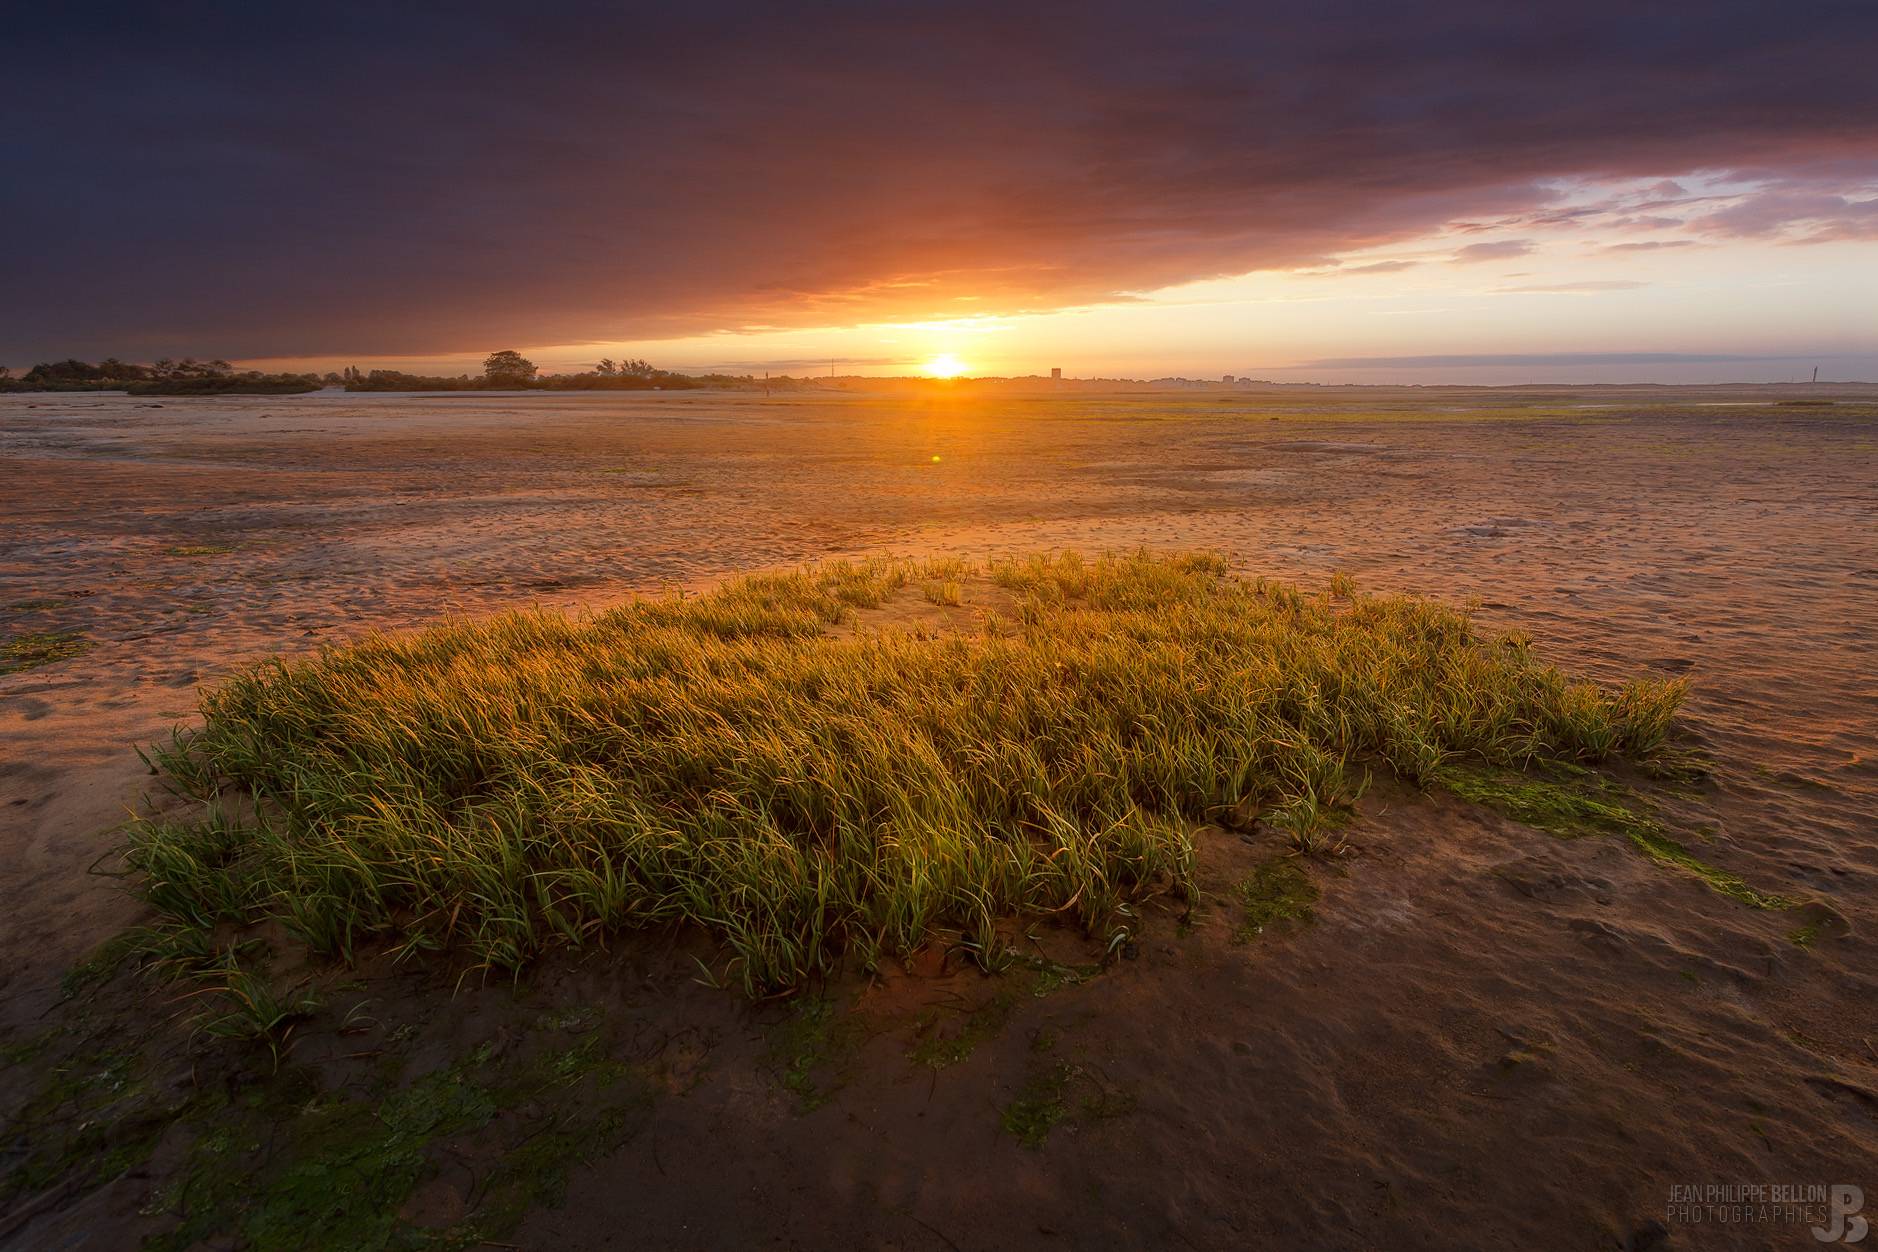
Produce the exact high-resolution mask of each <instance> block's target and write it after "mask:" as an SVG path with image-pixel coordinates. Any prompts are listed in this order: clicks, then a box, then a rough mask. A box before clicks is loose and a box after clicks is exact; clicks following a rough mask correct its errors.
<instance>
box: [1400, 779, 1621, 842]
mask: <svg viewBox="0 0 1878 1252" xmlns="http://www.w3.org/2000/svg"><path fill="white" fill-rule="evenodd" d="M1558 769H1559V771H1560V772H1559V773H1558V774H1557V776H1555V777H1537V776H1534V775H1530V774H1521V773H1517V772H1515V771H1513V770H1504V769H1494V768H1491V767H1489V766H1473V765H1446V766H1443V767H1442V768H1441V770H1440V771H1439V772H1437V774H1436V775H1435V781H1436V782H1438V783H1440V784H1441V785H1442V786H1444V787H1446V788H1447V789H1448V790H1449V791H1452V792H1453V793H1454V794H1455V795H1457V796H1459V797H1461V799H1463V800H1468V801H1471V802H1473V803H1474V804H1478V805H1480V806H1481V807H1482V808H1486V809H1492V810H1493V811H1494V812H1495V813H1498V814H1500V815H1501V816H1502V817H1510V818H1512V819H1513V820H1514V821H1516V822H1522V823H1524V824H1525V825H1527V826H1532V827H1536V828H1537V829H1539V830H1543V831H1546V832H1547V833H1549V834H1554V835H1559V836H1561V837H1563V838H1567V839H1580V838H1584V837H1586V836H1590V835H1628V834H1630V833H1631V832H1632V831H1634V830H1638V829H1642V828H1645V827H1649V828H1654V826H1655V823H1654V822H1653V821H1651V819H1649V818H1647V817H1645V816H1644V815H1643V814H1641V813H1639V812H1637V811H1636V810H1635V809H1634V808H1632V807H1631V805H1630V804H1628V803H1626V802H1625V799H1626V798H1625V796H1624V794H1623V792H1622V791H1621V789H1619V788H1618V787H1617V786H1616V784H1614V783H1611V782H1609V781H1608V780H1606V779H1604V778H1603V777H1601V776H1600V775H1597V774H1594V773H1592V772H1590V771H1588V770H1579V769H1575V768H1571V767H1558Z"/></svg>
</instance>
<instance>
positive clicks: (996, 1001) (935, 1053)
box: [907, 989, 1017, 1069]
mask: <svg viewBox="0 0 1878 1252" xmlns="http://www.w3.org/2000/svg"><path fill="white" fill-rule="evenodd" d="M1016 1008H1017V995H1016V993H1015V992H1013V991H1011V990H1009V989H1006V990H1003V991H1000V992H998V994H997V995H995V996H993V997H992V998H991V999H990V1000H989V1001H987V1002H986V1003H984V1004H981V1005H979V1006H978V1007H977V1008H975V1009H972V1010H971V1011H970V1012H968V1013H966V1014H964V1016H963V1017H961V1018H960V1019H959V1021H958V1024H957V1025H956V1026H955V1027H954V1028H953V1029H951V1030H942V1029H940V1025H939V1023H940V1018H939V1015H938V1014H937V1013H929V1014H927V1015H926V1016H925V1017H924V1018H922V1019H921V1021H920V1025H919V1027H918V1028H917V1032H916V1033H917V1034H918V1041H917V1042H916V1043H914V1045H913V1047H912V1050H911V1051H909V1052H908V1053H907V1059H908V1060H911V1061H912V1062H913V1063H914V1064H916V1065H924V1066H927V1067H928V1068H930V1069H947V1068H949V1067H951V1066H953V1065H957V1064H958V1063H959V1062H961V1061H963V1060H965V1059H966V1058H968V1057H970V1056H971V1054H972V1053H973V1052H974V1051H975V1050H976V1049H977V1047H978V1045H979V1044H981V1043H983V1042H985V1041H986V1040H987V1039H992V1038H995V1037H997V1035H998V1034H999V1033H1001V1032H1002V1031H1003V1030H1004V1027H1005V1025H1006V1024H1007V1023H1009V1021H1010V1020H1011V1014H1012V1013H1013V1012H1014V1011H1016Z"/></svg>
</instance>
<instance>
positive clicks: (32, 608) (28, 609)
mask: <svg viewBox="0 0 1878 1252" xmlns="http://www.w3.org/2000/svg"><path fill="white" fill-rule="evenodd" d="M63 603H64V601H62V600H15V601H14V602H13V603H12V604H9V605H7V606H6V610H5V611H6V612H8V613H46V612H50V611H51V610H53V609H56V608H58V607H59V606H60V605H61V604H63Z"/></svg>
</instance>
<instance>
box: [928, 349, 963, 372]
mask: <svg viewBox="0 0 1878 1252" xmlns="http://www.w3.org/2000/svg"><path fill="white" fill-rule="evenodd" d="M920 369H922V370H924V371H925V372H926V373H927V374H928V375H929V376H931V377H933V378H957V377H958V376H959V375H960V374H963V373H964V372H965V362H963V361H961V360H959V359H958V358H957V357H955V356H953V355H952V354H951V353H950V352H941V353H940V354H939V355H938V356H936V357H934V358H933V359H932V360H930V361H928V362H926V364H924V365H922V366H920Z"/></svg>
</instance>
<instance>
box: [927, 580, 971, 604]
mask: <svg viewBox="0 0 1878 1252" xmlns="http://www.w3.org/2000/svg"><path fill="white" fill-rule="evenodd" d="M920 590H921V592H922V593H923V594H924V595H925V597H926V603H928V604H938V605H960V604H964V603H965V589H964V588H963V587H961V586H959V584H958V583H956V582H953V581H950V580H947V581H944V582H938V581H934V582H929V583H926V584H925V585H924V586H923V587H921V588H920Z"/></svg>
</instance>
